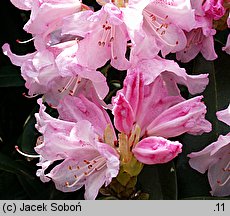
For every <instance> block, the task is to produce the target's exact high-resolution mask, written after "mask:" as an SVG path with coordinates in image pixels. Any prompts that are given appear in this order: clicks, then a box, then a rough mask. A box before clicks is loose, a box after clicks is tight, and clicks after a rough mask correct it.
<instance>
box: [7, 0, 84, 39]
mask: <svg viewBox="0 0 230 216" xmlns="http://www.w3.org/2000/svg"><path fill="white" fill-rule="evenodd" d="M11 2H12V3H13V4H14V5H15V6H16V7H18V8H20V9H23V10H31V16H30V19H29V21H28V22H27V23H26V25H25V26H24V30H26V31H27V32H29V33H32V34H41V33H43V32H46V31H47V30H48V29H49V28H52V27H54V26H55V25H57V23H58V22H59V21H60V20H61V19H62V18H63V17H64V16H67V15H70V14H72V13H74V12H76V11H80V9H81V2H80V1H79V0H67V1H56V0H44V1H40V0H33V1H31V0H24V1H23V0H20V1H18V0H11ZM55 27H56V26H55Z"/></svg>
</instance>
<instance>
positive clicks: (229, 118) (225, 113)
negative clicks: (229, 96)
mask: <svg viewBox="0 0 230 216" xmlns="http://www.w3.org/2000/svg"><path fill="white" fill-rule="evenodd" d="M216 115H217V118H218V119H219V120H220V121H222V122H224V123H226V124H227V125H229V126H230V104H229V105H228V108H227V109H225V110H221V111H219V112H217V113H216Z"/></svg>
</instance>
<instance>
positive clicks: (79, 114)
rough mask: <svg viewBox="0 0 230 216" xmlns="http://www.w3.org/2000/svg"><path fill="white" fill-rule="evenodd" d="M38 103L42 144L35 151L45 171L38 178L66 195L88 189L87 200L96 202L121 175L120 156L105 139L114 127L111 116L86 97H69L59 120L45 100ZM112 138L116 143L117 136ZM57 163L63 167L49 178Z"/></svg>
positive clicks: (65, 101)
mask: <svg viewBox="0 0 230 216" xmlns="http://www.w3.org/2000/svg"><path fill="white" fill-rule="evenodd" d="M38 103H39V104H40V110H39V113H37V114H35V116H36V119H37V125H36V128H37V129H38V131H39V132H40V133H41V134H42V143H41V144H39V145H38V146H37V147H35V150H36V152H37V153H38V154H39V155H40V156H41V159H40V162H39V163H38V166H41V167H42V168H41V169H39V170H38V172H37V175H38V176H39V177H40V178H41V180H42V181H44V182H47V181H49V180H52V181H53V182H54V183H55V186H56V188H57V189H58V190H61V191H63V192H70V191H76V190H78V189H80V188H81V187H82V186H85V199H95V198H96V196H97V194H98V191H99V189H100V188H101V187H102V186H103V185H104V184H105V186H107V185H108V184H109V183H110V182H111V180H112V178H113V177H116V176H117V174H118V171H119V155H118V153H117V151H116V150H115V148H113V146H111V145H109V144H108V143H105V139H104V137H106V136H107V134H106V128H107V127H108V125H111V122H110V119H109V116H108V115H107V113H105V111H104V110H103V109H102V108H100V107H99V106H97V105H95V104H94V103H92V102H90V101H89V100H88V99H86V98H85V97H84V96H80V97H79V98H77V97H76V98H73V97H70V96H67V97H65V99H64V100H63V101H62V103H61V104H60V105H59V107H58V112H59V114H60V116H59V119H55V118H53V117H51V116H50V115H48V114H47V113H46V112H45V106H44V105H43V104H42V102H41V99H39V101H38ZM111 130H113V129H112V128H111ZM114 134H115V133H114ZM110 138H111V139H112V140H111V141H113V140H114V141H115V140H116V137H115V136H114V137H113V138H112V137H111V136H110ZM55 161H56V162H58V161H59V164H58V165H56V166H55V167H54V168H52V169H51V170H50V171H49V172H48V173H46V174H45V170H46V169H47V168H48V167H49V165H50V164H53V163H54V162H55Z"/></svg>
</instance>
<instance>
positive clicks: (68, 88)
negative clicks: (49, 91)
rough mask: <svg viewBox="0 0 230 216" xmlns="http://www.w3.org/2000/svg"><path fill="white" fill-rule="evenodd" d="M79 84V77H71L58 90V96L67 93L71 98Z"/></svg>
mask: <svg viewBox="0 0 230 216" xmlns="http://www.w3.org/2000/svg"><path fill="white" fill-rule="evenodd" d="M80 82H81V77H80V76H76V77H71V78H70V79H69V80H68V81H67V83H66V84H65V86H63V87H62V88H61V89H58V92H59V93H60V94H64V93H66V92H68V94H69V95H71V96H73V95H74V94H75V92H76V90H77V87H78V86H79V84H80Z"/></svg>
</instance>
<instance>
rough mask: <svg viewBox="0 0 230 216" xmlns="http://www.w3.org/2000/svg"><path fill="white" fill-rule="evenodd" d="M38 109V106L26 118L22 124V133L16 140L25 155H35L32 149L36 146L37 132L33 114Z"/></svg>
mask: <svg viewBox="0 0 230 216" xmlns="http://www.w3.org/2000/svg"><path fill="white" fill-rule="evenodd" d="M38 109H39V108H38V106H36V107H35V108H34V109H33V111H32V112H31V114H30V115H29V117H28V118H27V120H26V122H25V124H24V128H23V133H22V135H21V136H20V138H19V140H18V143H19V146H20V148H21V149H22V151H23V152H25V153H27V154H37V153H36V152H35V151H34V147H35V145H36V142H37V138H38V136H39V132H38V131H37V130H36V128H35V124H36V118H35V116H34V114H35V113H36V112H38Z"/></svg>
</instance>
